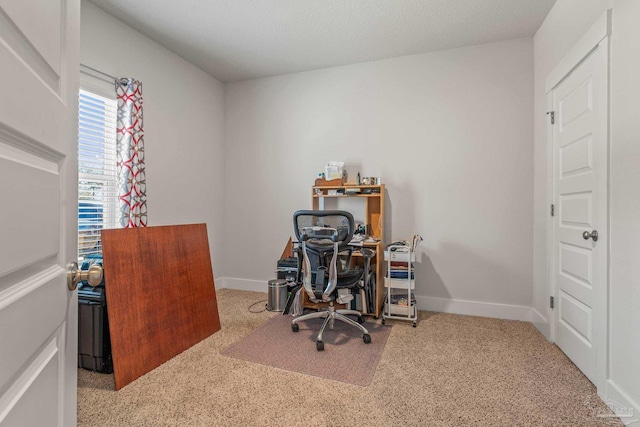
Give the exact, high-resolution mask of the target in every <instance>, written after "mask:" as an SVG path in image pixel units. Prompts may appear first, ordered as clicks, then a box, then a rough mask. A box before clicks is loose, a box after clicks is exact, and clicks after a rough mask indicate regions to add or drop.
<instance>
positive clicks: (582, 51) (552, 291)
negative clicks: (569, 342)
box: [545, 9, 613, 393]
mask: <svg viewBox="0 0 640 427" xmlns="http://www.w3.org/2000/svg"><path fill="white" fill-rule="evenodd" d="M612 14H613V9H608V10H606V11H605V12H604V13H603V14H602V15H601V16H600V17H599V18H598V19H597V20H596V21H595V23H594V24H593V25H592V26H591V28H589V30H587V32H586V33H585V34H584V35H583V36H582V37H581V38H580V40H579V41H578V42H577V43H576V44H575V45H574V47H573V48H572V49H571V50H570V51H569V52H568V53H567V54H566V55H565V56H564V57H563V58H562V60H560V62H559V63H558V65H556V67H555V68H554V69H553V70H552V71H551V72H550V73H549V74H548V75H547V78H546V81H545V94H546V99H545V106H546V111H552V110H553V90H554V89H555V88H556V87H557V86H558V85H559V84H560V83H561V82H562V81H564V79H565V78H566V77H568V76H569V75H570V74H571V73H572V72H573V70H575V69H576V68H577V67H578V66H579V65H580V64H582V63H583V62H584V60H585V59H587V58H588V57H589V56H590V55H591V54H592V53H593V52H594V51H595V50H596V49H604V54H605V55H606V57H607V64H608V65H607V66H608V69H609V70H608V71H609V72H608V73H607V99H606V102H607V117H606V122H607V123H606V127H607V132H606V135H607V141H606V144H607V149H606V151H607V161H606V165H607V166H606V167H607V171H606V174H607V181H608V180H609V179H608V178H609V171H610V169H611V164H610V163H611V162H610V159H611V157H610V156H609V154H608V153H609V152H610V141H611V128H610V107H609V102H610V93H611V74H610V69H611V57H610V52H611V50H610V35H611V30H612V28H611V24H612ZM546 142H547V147H546V148H547V187H546V188H547V207H550V206H551V204H554V205H556V206H557V201H556V200H554V196H555V190H556V188H555V185H554V184H555V183H554V171H555V168H556V166H557V165H556V159H555V157H554V139H553V126H552V125H551V122H550V121H547V129H546ZM606 203H607V206H606V211H607V220H606V229H605V230H604V232H605V233H607V236H609V235H610V233H609V230H610V218H611V215H610V203H609V194H608V193H607V197H606ZM546 218H547V220H546V232H547V233H546V236H547V248H546V250H547V257H546V264H547V265H546V273H547V278H548V279H549V296H552V297H554V301H555V302H556V304H555V308H554V309H551V308H550V307H549V306H547V319H549V338H550V341H551V342H554V343H555V341H556V328H557V326H558V325H557V321H556V314H557V302H558V289H557V286H556V283H555V274H554V265H555V259H554V254H555V250H554V239H555V230H554V222H555V217H551V215H550V214H548V215H547V216H546ZM607 241H608V246H607V248H606V258H607V262H606V268H607V271H606V272H605V278H606V280H605V284H604V286H605V292H606V295H607V300H606V302H605V303H604V304H602V307H603V309H604V310H605V313H603V316H602V318H604V319H605V321H606V325H604V326H603V329H604V332H605V333H604V336H603V337H602V339H601V342H599V343H598V344H597V345H598V348H597V349H596V351H597V358H596V360H597V362H596V365H597V366H596V377H597V379H596V382H595V386H596V388H597V390H598V392H600V393H606V384H607V379H608V378H609V345H608V343H609V301H608V296H609V283H610V271H609V259H610V252H611V251H610V244H611V242H610V239H607Z"/></svg>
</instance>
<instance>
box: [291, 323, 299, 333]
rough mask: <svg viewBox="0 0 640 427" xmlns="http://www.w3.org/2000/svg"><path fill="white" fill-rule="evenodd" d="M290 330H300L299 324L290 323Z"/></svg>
mask: <svg viewBox="0 0 640 427" xmlns="http://www.w3.org/2000/svg"><path fill="white" fill-rule="evenodd" d="M291 330H292V331H293V332H298V331H299V330H300V326H299V325H298V324H297V323H292V324H291Z"/></svg>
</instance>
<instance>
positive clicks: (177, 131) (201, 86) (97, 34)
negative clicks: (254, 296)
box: [80, 1, 224, 278]
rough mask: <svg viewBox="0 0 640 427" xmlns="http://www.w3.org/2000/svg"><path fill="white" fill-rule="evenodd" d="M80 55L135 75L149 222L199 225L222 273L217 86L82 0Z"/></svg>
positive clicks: (88, 62) (100, 67) (110, 71)
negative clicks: (139, 83)
mask: <svg viewBox="0 0 640 427" xmlns="http://www.w3.org/2000/svg"><path fill="white" fill-rule="evenodd" d="M81 19H82V20H81V46H80V48H81V52H80V55H81V56H80V62H81V63H82V64H84V65H87V66H90V67H93V68H96V69H98V70H100V71H102V72H105V73H108V74H111V75H114V76H118V77H121V76H123V77H134V78H136V79H138V80H140V81H142V90H143V97H144V99H143V102H144V104H143V108H144V129H145V156H146V166H147V169H146V174H147V196H148V201H147V206H148V213H149V215H148V219H149V225H170V224H188V223H200V222H204V223H206V224H207V229H208V232H209V242H210V246H211V247H210V250H211V257H212V260H213V272H214V275H215V277H216V278H218V277H222V276H223V271H222V268H223V262H222V260H223V255H222V254H223V251H224V250H223V240H222V239H223V231H222V230H223V226H222V218H223V205H222V199H223V191H224V187H223V184H222V181H223V179H224V161H223V160H224V144H223V125H224V122H223V114H224V110H223V103H224V86H223V84H222V83H220V82H219V81H218V80H216V79H214V78H213V77H211V76H210V75H208V74H206V73H205V72H204V71H202V70H200V69H199V68H197V67H196V66H194V65H192V64H191V63H189V62H187V61H185V60H184V59H182V58H180V57H178V56H177V55H175V54H173V53H171V52H169V51H168V50H167V49H165V48H163V47H161V46H160V45H158V44H157V43H155V42H154V41H152V40H150V39H149V38H147V37H145V36H143V35H142V34H140V33H138V32H137V31H135V30H133V29H132V28H131V27H129V26H127V25H125V24H123V23H122V22H120V21H118V20H117V19H115V18H113V17H112V16H111V15H109V14H107V13H105V12H103V11H102V10H101V9H98V8H97V7H96V6H94V5H93V4H91V3H89V2H87V1H82V18H81Z"/></svg>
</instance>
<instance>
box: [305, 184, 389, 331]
mask: <svg viewBox="0 0 640 427" xmlns="http://www.w3.org/2000/svg"><path fill="white" fill-rule="evenodd" d="M347 189H359V190H360V191H365V192H368V191H371V193H367V194H362V193H356V194H329V191H330V190H336V191H343V192H344V193H346V191H347ZM311 195H312V200H313V209H314V210H318V209H323V205H324V203H323V200H322V199H324V198H362V199H364V200H363V201H364V203H365V225H366V226H367V230H368V232H369V236H370V237H373V238H374V239H377V240H378V241H377V242H363V244H362V245H363V247H365V248H370V249H373V250H375V251H376V255H375V256H374V257H373V258H372V259H371V268H372V269H373V271H374V272H375V273H376V302H375V311H374V312H373V313H366V315H368V316H374V317H375V318H376V319H377V318H378V317H380V315H381V313H382V305H383V303H384V272H385V263H384V242H383V240H384V199H385V187H384V184H380V185H322V186H313V187H312V189H311ZM361 259H362V257H361V256H359V254H357V253H354V256H353V257H352V262H361ZM303 296H304V298H303V303H304V306H305V307H308V308H319V307H321V306H322V305H321V304H314V303H312V302H310V301H308V300H307V298H306V293H304V292H303ZM336 308H342V307H339V304H336Z"/></svg>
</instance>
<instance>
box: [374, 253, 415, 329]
mask: <svg viewBox="0 0 640 427" xmlns="http://www.w3.org/2000/svg"><path fill="white" fill-rule="evenodd" d="M384 260H385V262H386V263H387V274H386V276H385V278H384V287H385V291H386V292H385V299H384V308H383V310H382V324H384V323H385V321H386V319H393V320H408V321H410V322H413V327H414V328H415V327H416V326H417V321H418V310H417V307H416V297H415V295H414V293H413V291H414V289H415V287H416V281H415V277H414V276H415V272H414V266H413V263H414V262H415V260H416V253H415V252H413V251H412V250H411V247H409V246H405V245H391V246H389V247H387V249H386V250H385V251H384Z"/></svg>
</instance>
